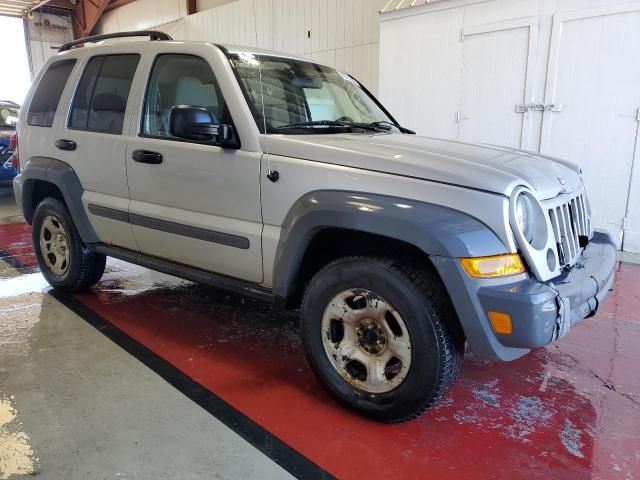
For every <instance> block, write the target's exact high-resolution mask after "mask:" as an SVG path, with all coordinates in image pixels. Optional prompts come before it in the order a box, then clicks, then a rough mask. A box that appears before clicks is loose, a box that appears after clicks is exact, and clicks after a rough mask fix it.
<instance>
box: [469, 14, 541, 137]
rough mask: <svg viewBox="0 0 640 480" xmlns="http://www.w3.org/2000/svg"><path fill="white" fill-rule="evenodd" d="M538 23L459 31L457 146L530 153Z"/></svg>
mask: <svg viewBox="0 0 640 480" xmlns="http://www.w3.org/2000/svg"><path fill="white" fill-rule="evenodd" d="M537 21H538V19H537V18H536V17H534V18H523V19H516V20H509V21H506V22H501V23H497V24H490V25H480V26H468V27H465V28H464V30H463V33H462V41H463V67H462V68H463V70H462V92H461V99H460V110H459V112H458V113H457V121H458V140H460V141H463V142H470V143H474V142H482V143H490V144H494V145H503V146H507V147H514V148H524V149H529V148H531V145H530V141H531V140H530V138H529V134H530V131H531V128H530V122H531V120H532V118H533V112H532V111H531V109H530V104H531V103H532V96H533V85H532V81H531V79H532V78H533V69H534V66H535V58H536V51H537V39H538V24H537Z"/></svg>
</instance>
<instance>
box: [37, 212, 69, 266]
mask: <svg viewBox="0 0 640 480" xmlns="http://www.w3.org/2000/svg"><path fill="white" fill-rule="evenodd" d="M40 251H41V252H42V258H43V260H44V263H45V265H46V266H47V268H48V269H49V270H50V271H51V272H52V273H54V274H55V275H58V276H62V275H64V274H65V273H67V271H68V270H69V236H68V235H67V232H66V230H65V229H64V227H63V226H62V222H61V221H60V219H58V217H56V216H55V215H47V216H46V217H45V218H44V221H43V222H42V226H41V227H40Z"/></svg>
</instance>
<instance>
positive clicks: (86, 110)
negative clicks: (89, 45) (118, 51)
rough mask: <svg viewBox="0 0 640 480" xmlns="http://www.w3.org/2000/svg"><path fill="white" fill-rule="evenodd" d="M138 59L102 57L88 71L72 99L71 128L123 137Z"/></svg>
mask: <svg viewBox="0 0 640 480" xmlns="http://www.w3.org/2000/svg"><path fill="white" fill-rule="evenodd" d="M139 61H140V56H139V55H101V56H98V57H93V58H92V59H91V60H90V61H89V63H88V64H87V67H86V68H85V70H84V72H83V74H82V79H81V80H80V84H79V85H78V90H77V91H76V95H75V97H74V99H73V106H72V108H71V118H70V119H69V127H70V128H75V129H77V130H89V131H92V132H102V133H111V134H116V135H120V134H122V126H123V124H124V114H125V111H126V109H127V101H128V100H129V91H130V90H131V83H132V82H133V76H134V75H135V73H136V68H137V67H138V62H139Z"/></svg>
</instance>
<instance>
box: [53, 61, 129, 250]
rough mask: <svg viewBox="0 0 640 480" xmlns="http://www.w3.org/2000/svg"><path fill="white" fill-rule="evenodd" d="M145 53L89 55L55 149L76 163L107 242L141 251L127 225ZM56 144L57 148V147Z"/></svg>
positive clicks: (96, 227)
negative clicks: (135, 107) (132, 109)
mask: <svg viewBox="0 0 640 480" xmlns="http://www.w3.org/2000/svg"><path fill="white" fill-rule="evenodd" d="M139 62H140V55H138V54H132V53H117V54H116V53H114V54H106V55H92V56H89V55H87V58H86V59H85V62H84V65H83V73H82V76H81V77H80V80H79V82H78V83H77V85H76V88H75V92H74V94H73V98H72V101H71V106H70V109H69V115H68V118H67V119H66V124H64V125H62V126H61V127H60V128H58V129H57V130H56V132H55V133H56V137H55V141H53V142H52V145H51V147H50V148H55V149H56V156H57V158H59V159H60V160H62V161H64V162H66V163H68V164H70V165H71V166H72V167H73V169H74V170H75V171H76V173H77V174H78V177H79V179H80V182H81V183H82V187H83V189H84V194H83V198H82V201H83V204H84V207H85V209H86V210H87V213H88V216H89V220H90V222H91V225H92V226H93V228H94V230H95V231H96V234H97V235H98V238H99V239H100V241H101V242H103V243H106V244H111V245H117V246H120V247H123V248H128V249H132V250H137V248H138V247H137V244H136V242H135V239H134V237H133V232H132V231H131V226H130V225H129V223H128V222H127V209H128V207H129V191H128V188H127V177H126V164H125V161H124V155H125V148H126V138H125V137H124V136H123V132H127V131H128V127H129V123H130V116H129V115H127V113H128V112H129V110H128V103H129V99H130V91H131V85H132V82H133V80H134V77H135V74H136V71H137V67H138V64H139ZM54 145H55V147H54Z"/></svg>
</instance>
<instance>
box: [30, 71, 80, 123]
mask: <svg viewBox="0 0 640 480" xmlns="http://www.w3.org/2000/svg"><path fill="white" fill-rule="evenodd" d="M75 64H76V61H75V60H74V59H69V60H60V61H59V62H55V63H52V64H51V66H50V67H49V68H48V69H47V71H46V72H45V74H44V75H43V76H42V79H41V80H40V83H39V84H38V87H37V88H36V91H35V93H34V94H33V98H32V99H31V104H30V105H29V111H28V112H27V123H28V124H29V125H33V126H35V127H50V126H51V125H53V118H54V117H55V116H56V110H57V109H58V103H59V102H60V97H61V96H62V90H64V86H65V85H66V84H67V80H68V79H69V75H71V70H73V67H74V65H75Z"/></svg>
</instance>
